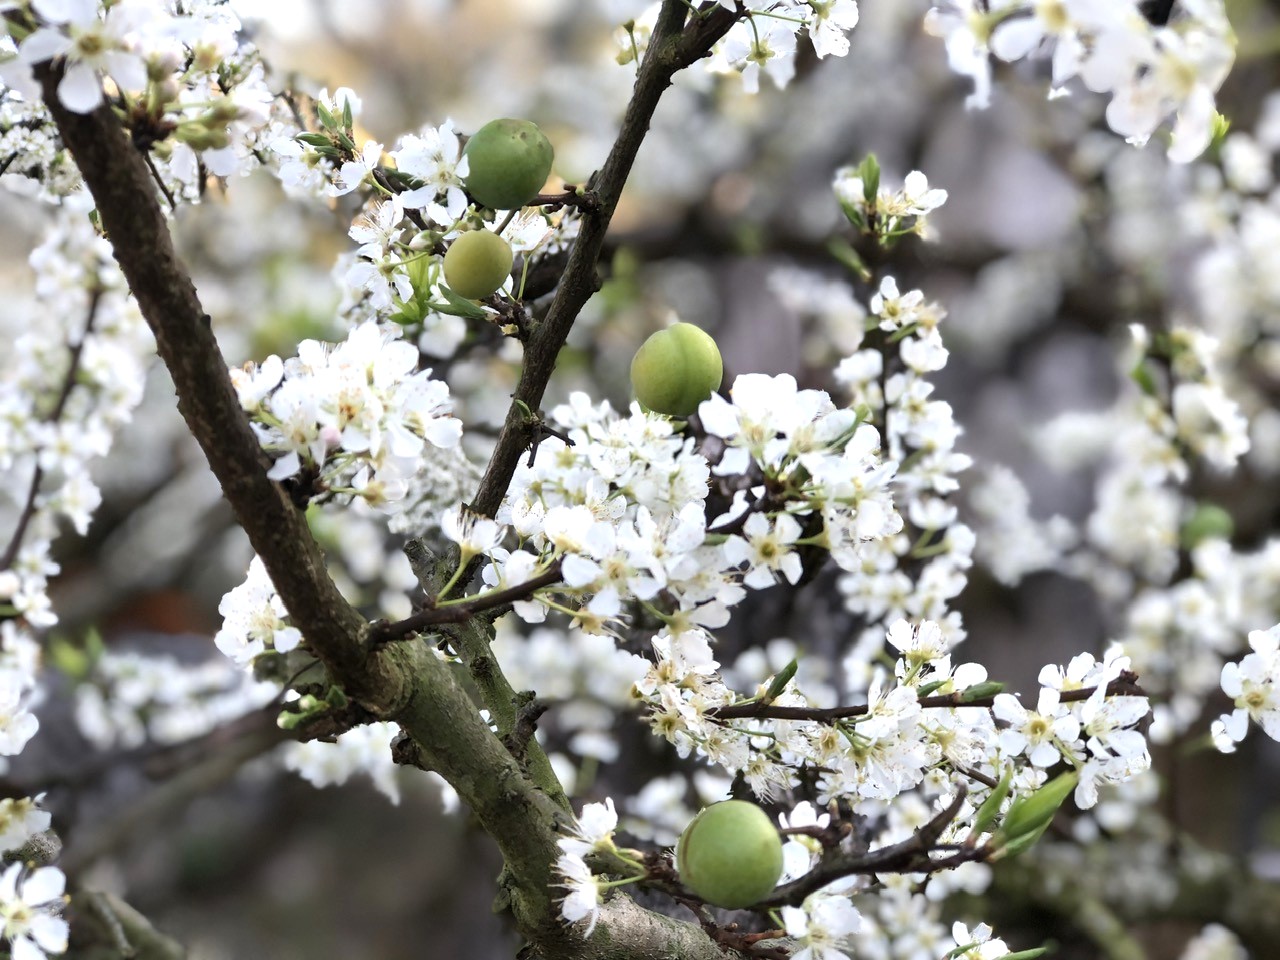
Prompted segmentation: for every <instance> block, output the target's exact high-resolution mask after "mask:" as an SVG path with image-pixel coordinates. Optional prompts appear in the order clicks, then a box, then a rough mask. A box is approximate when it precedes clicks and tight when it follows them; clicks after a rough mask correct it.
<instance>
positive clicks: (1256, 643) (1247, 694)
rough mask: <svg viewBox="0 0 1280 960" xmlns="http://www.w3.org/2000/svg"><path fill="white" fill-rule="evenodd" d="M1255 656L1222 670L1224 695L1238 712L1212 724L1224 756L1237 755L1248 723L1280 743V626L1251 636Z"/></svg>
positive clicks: (1218, 745)
mask: <svg viewBox="0 0 1280 960" xmlns="http://www.w3.org/2000/svg"><path fill="white" fill-rule="evenodd" d="M1249 646H1250V647H1252V648H1253V652H1252V653H1250V654H1248V655H1247V656H1245V657H1244V658H1243V659H1242V660H1241V661H1240V662H1239V663H1227V664H1225V665H1224V666H1223V668H1222V692H1223V693H1225V694H1226V695H1227V696H1228V697H1230V698H1231V699H1232V701H1233V702H1234V703H1235V707H1236V709H1235V710H1234V711H1233V712H1232V713H1228V714H1223V715H1222V716H1221V717H1219V718H1218V719H1217V720H1215V721H1213V727H1212V731H1211V732H1212V734H1213V743H1214V746H1216V747H1217V748H1218V749H1219V750H1221V751H1222V752H1223V753H1234V752H1235V749H1236V744H1237V743H1239V742H1240V741H1241V740H1243V739H1244V738H1245V734H1247V733H1248V732H1249V721H1250V720H1253V721H1254V723H1256V724H1258V726H1260V727H1262V729H1263V732H1265V733H1266V735H1267V736H1269V737H1270V738H1271V739H1272V740H1280V689H1277V686H1276V684H1277V681H1280V625H1276V626H1274V627H1272V628H1271V629H1270V630H1254V631H1253V632H1252V633H1250V634H1249Z"/></svg>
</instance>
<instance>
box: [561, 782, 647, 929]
mask: <svg viewBox="0 0 1280 960" xmlns="http://www.w3.org/2000/svg"><path fill="white" fill-rule="evenodd" d="M617 828H618V814H617V811H616V810H615V809H614V807H613V799H612V798H610V797H606V798H605V801H604V802H603V803H588V804H586V805H585V806H584V807H583V808H582V814H581V815H580V816H579V817H578V819H577V820H576V821H575V822H574V825H573V830H572V832H571V833H570V835H569V836H567V837H563V838H561V839H560V840H558V841H557V844H558V845H559V847H560V857H559V859H558V860H556V873H557V874H558V875H559V876H560V877H561V878H562V880H563V882H562V883H560V884H559V886H561V887H562V888H564V889H565V890H567V891H568V892H567V893H566V894H565V896H564V898H563V899H562V900H561V901H560V916H561V917H562V918H563V919H564V921H565V922H566V923H571V924H572V923H577V922H578V921H579V920H586V921H587V928H586V929H585V930H584V931H583V932H582V935H583V936H584V937H589V936H591V931H592V930H594V929H595V926H596V921H597V920H598V919H599V917H600V904H601V901H602V899H603V897H604V891H605V890H606V889H608V887H610V886H615V885H617V881H603V880H600V879H598V878H597V877H596V876H594V875H593V874H592V872H591V867H589V866H588V865H587V862H586V860H585V858H586V857H587V856H589V855H591V854H594V853H612V854H615V855H617V856H618V857H619V859H622V860H624V862H628V863H630V861H629V859H628V858H626V856H625V855H623V854H622V853H621V851H619V850H618V848H617V847H616V846H615V845H614V842H613V833H614V831H615V830H616V829H617ZM633 865H634V867H635V869H636V870H637V871H638V873H637V874H636V877H635V878H632V879H638V878H639V877H640V876H643V874H644V868H643V867H642V866H641V865H640V864H639V863H635V864H633ZM622 882H629V881H628V880H624V881H622Z"/></svg>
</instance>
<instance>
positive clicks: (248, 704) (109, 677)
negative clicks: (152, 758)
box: [75, 651, 280, 750]
mask: <svg viewBox="0 0 1280 960" xmlns="http://www.w3.org/2000/svg"><path fill="white" fill-rule="evenodd" d="M279 692H280V688H279V686H278V685H277V684H275V683H268V682H265V681H255V680H254V679H253V678H252V677H251V676H250V675H249V674H247V673H245V672H243V671H241V670H238V669H237V668H236V667H235V666H234V665H233V664H231V663H229V662H228V661H227V660H225V659H222V658H217V659H213V660H205V661H203V662H200V663H182V662H180V661H178V660H177V659H176V658H174V657H168V656H144V655H142V654H139V653H132V652H126V653H116V652H114V651H110V652H107V653H104V654H103V655H102V656H100V657H99V658H98V659H97V661H96V662H95V663H94V665H93V672H92V675H91V677H90V679H89V680H88V681H87V682H84V683H81V684H79V685H78V686H77V687H76V707H75V709H76V723H77V725H78V726H79V727H80V732H81V733H83V734H84V735H85V736H86V737H88V738H89V740H90V741H91V742H92V743H93V744H94V746H96V747H98V749H100V750H106V749H108V748H111V747H116V748H120V749H125V750H129V749H134V748H136V747H140V746H142V745H143V744H144V743H147V742H151V743H159V744H173V743H181V742H183V741H184V740H190V739H193V738H195V737H198V736H201V735H202V734H205V733H208V732H209V731H210V730H213V729H214V728H215V727H217V726H219V725H220V724H223V723H226V722H228V721H230V720H234V719H235V718H237V717H240V716H243V715H244V714H246V713H249V712H250V711H252V710H255V709H257V708H258V707H263V706H265V705H266V704H268V703H270V702H271V701H272V700H273V699H275V697H276V696H277V694H278V693H279Z"/></svg>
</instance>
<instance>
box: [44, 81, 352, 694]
mask: <svg viewBox="0 0 1280 960" xmlns="http://www.w3.org/2000/svg"><path fill="white" fill-rule="evenodd" d="M36 74H37V77H38V78H39V80H40V82H41V84H42V86H43V88H44V99H45V103H46V104H47V106H48V108H49V112H50V113H51V114H52V115H53V118H54V121H55V122H56V123H57V125H58V130H59V132H60V133H61V135H62V140H63V142H64V143H65V144H66V146H67V149H68V150H70V151H71V154H72V156H73V157H74V158H75V160H76V165H77V166H78V167H79V168H80V172H81V174H82V175H83V177H84V180H85V183H86V185H87V186H88V187H89V191H90V192H91V193H92V194H93V198H94V201H95V202H96V204H97V207H98V213H99V215H100V217H101V219H102V225H103V227H104V229H105V230H106V233H107V237H108V239H110V241H111V246H112V250H113V252H114V254H115V257H116V260H117V261H118V262H119V264H120V269H121V271H122V272H123V273H124V276H125V279H126V280H127V281H128V282H129V289H130V290H131V291H132V292H133V295H134V297H135V298H136V299H137V301H138V307H139V309H140V310H141V311H142V315H143V317H145V318H146V321H147V324H148V325H149V326H150V327H151V331H152V333H154V334H155V338H156V349H157V350H158V351H159V353H160V357H161V359H163V360H164V363H165V366H166V367H168V368H169V372H170V374H171V376H172V377H173V383H174V386H175V388H176V389H177V393H178V409H179V410H180V411H181V413H182V416H183V419H184V420H186V422H187V425H188V426H189V427H190V429H191V432H192V434H193V435H194V436H195V438H196V441H197V442H198V443H199V444H200V447H201V449H202V450H203V451H204V454H205V457H206V458H207V459H208V461H209V466H210V467H211V468H212V470H213V472H214V475H215V476H217V478H218V482H219V483H220V484H221V485H222V490H223V493H224V495H225V496H226V498H227V500H228V501H229V502H230V504H231V506H232V508H233V509H234V510H235V513H236V517H237V519H238V520H239V521H240V524H241V525H242V526H243V527H244V529H245V532H246V533H247V534H248V535H249V540H250V542H251V543H252V544H253V548H254V550H256V551H257V553H258V555H259V556H260V557H262V561H263V563H264V564H265V565H266V568H267V572H268V573H269V574H270V575H271V580H272V583H274V584H275V588H276V590H277V591H278V592H279V594H280V596H281V598H282V599H283V600H284V602H285V606H286V607H287V608H288V609H289V615H290V617H292V618H293V621H294V623H295V624H296V625H297V627H298V628H299V629H300V630H301V631H302V633H303V634H304V635H305V636H306V638H307V643H308V644H309V645H310V647H311V649H312V650H313V651H314V652H315V654H316V655H317V656H318V657H319V658H320V659H321V660H322V661H324V663H325V664H326V665H327V666H329V667H330V669H331V670H332V671H333V672H334V674H335V675H340V676H342V677H343V678H344V680H345V681H347V682H350V683H351V684H353V688H349V689H348V692H349V693H350V694H351V695H352V696H353V697H356V698H357V699H362V698H365V697H369V696H372V695H373V694H374V693H375V691H373V690H370V689H369V688H368V684H367V682H366V680H367V679H368V678H367V676H366V671H364V670H363V669H362V668H363V665H364V660H365V648H364V645H363V644H362V643H361V642H360V638H361V637H362V635H363V634H362V631H363V627H364V620H363V618H361V617H360V616H359V614H358V613H356V611H354V610H353V609H352V608H351V606H350V605H349V604H348V603H347V602H346V601H345V600H344V599H343V598H342V595H341V594H339V593H338V589H337V587H335V586H334V584H333V581H332V580H331V579H330V578H329V575H328V573H327V572H326V571H325V566H324V558H323V556H322V555H321V552H320V548H319V546H318V545H317V544H316V541H315V538H313V537H312V536H311V531H310V530H309V529H308V528H307V523H306V518H305V516H304V514H303V513H302V512H301V511H300V510H298V509H297V508H296V507H295V506H294V505H293V504H292V503H291V502H290V500H289V497H288V496H287V495H286V494H285V493H284V491H283V490H281V488H280V486H279V485H278V484H275V483H273V482H271V481H270V480H269V479H267V474H266V469H265V468H264V467H265V455H264V454H263V452H262V449H261V447H260V446H259V443H258V439H257V437H256V436H255V435H254V433H253V431H252V430H251V429H250V427H249V421H248V418H247V417H245V415H244V412H243V411H242V410H241V409H240V402H239V400H238V399H237V398H236V394H235V390H234V389H233V388H232V386H231V378H230V377H229V376H228V374H227V365H226V362H225V361H224V360H223V358H222V354H221V352H220V351H219V350H218V344H217V341H216V340H215V339H214V336H213V329H212V325H211V322H210V319H209V317H208V315H207V314H206V313H205V312H204V308H203V307H202V306H201V305H200V300H199V299H198V297H197V296H196V290H195V286H194V284H192V282H191V278H190V275H189V274H188V272H187V269H186V267H185V266H184V265H183V264H182V262H181V261H180V260H179V259H178V255H177V253H176V252H175V251H174V248H173V241H172V238H171V237H170V235H169V229H168V225H167V224H166V222H165V217H164V212H163V211H162V210H161V208H160V204H159V202H158V200H157V198H156V190H155V184H154V182H153V181H152V178H151V172H150V171H149V170H148V169H147V164H146V161H145V160H144V158H143V155H142V154H141V153H139V152H138V151H137V150H136V149H134V147H133V144H132V143H131V142H130V140H129V136H128V134H127V133H126V132H125V130H124V129H123V128H122V127H121V125H120V123H119V121H117V120H116V118H115V115H114V114H113V113H112V112H111V109H110V107H108V106H102V107H99V108H98V109H97V110H95V111H93V112H92V113H73V112H71V111H70V110H67V109H66V107H64V106H63V105H62V102H61V101H60V100H59V99H58V94H57V89H58V84H59V82H60V81H61V79H62V70H61V68H59V67H55V66H53V65H51V64H50V63H45V64H42V65H41V66H39V67H38V68H37V69H36ZM375 699H376V697H375Z"/></svg>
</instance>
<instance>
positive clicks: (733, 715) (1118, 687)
mask: <svg viewBox="0 0 1280 960" xmlns="http://www.w3.org/2000/svg"><path fill="white" fill-rule="evenodd" d="M1096 690H1097V687H1081V688H1080V689H1079V690H1064V691H1062V694H1061V696H1060V697H1059V700H1060V701H1061V702H1062V703H1073V702H1078V701H1081V700H1088V699H1089V697H1090V696H1092V695H1093V694H1094V692H1096ZM1107 696H1111V697H1145V696H1147V693H1146V692H1145V691H1144V690H1143V689H1142V688H1141V687H1139V686H1138V677H1137V675H1136V674H1133V673H1129V672H1127V671H1126V672H1125V673H1122V674H1121V675H1120V676H1119V677H1118V678H1117V679H1115V680H1112V681H1111V683H1109V684H1108V685H1107ZM919 703H920V706H922V707H924V708H926V709H940V708H941V709H946V708H957V707H990V706H992V705H994V703H995V696H994V695H993V696H989V697H977V698H975V699H973V700H966V699H965V695H964V692H963V691H961V692H960V693H947V694H941V695H938V696H934V697H921V698H920V700H919ZM870 710H871V706H870V705H869V704H865V703H862V704H855V705H852V706H845V707H830V708H827V709H822V710H820V709H818V708H816V707H783V706H778V705H777V704H774V703H766V702H764V701H759V700H758V701H756V702H754V703H740V704H730V705H728V706H724V707H714V708H712V709H711V710H708V711H707V716H708V717H710V718H711V719H712V720H718V721H723V720H750V719H761V720H811V721H813V722H814V723H838V722H839V721H841V720H849V719H852V718H854V717H862V716H866V715H867V714H868V713H869V712H870Z"/></svg>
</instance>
